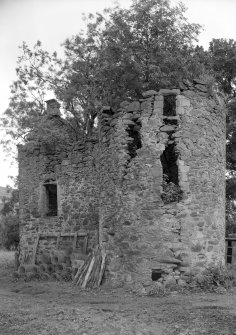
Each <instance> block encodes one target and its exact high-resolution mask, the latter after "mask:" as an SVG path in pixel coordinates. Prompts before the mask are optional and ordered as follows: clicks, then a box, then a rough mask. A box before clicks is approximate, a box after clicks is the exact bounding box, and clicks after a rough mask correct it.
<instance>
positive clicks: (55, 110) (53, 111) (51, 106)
mask: <svg viewBox="0 0 236 335" xmlns="http://www.w3.org/2000/svg"><path fill="white" fill-rule="evenodd" d="M46 104H47V111H46V114H47V115H48V116H61V113H60V104H59V102H57V100H56V99H50V100H47V101H46Z"/></svg>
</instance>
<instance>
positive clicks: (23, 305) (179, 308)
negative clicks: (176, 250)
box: [0, 253, 236, 335]
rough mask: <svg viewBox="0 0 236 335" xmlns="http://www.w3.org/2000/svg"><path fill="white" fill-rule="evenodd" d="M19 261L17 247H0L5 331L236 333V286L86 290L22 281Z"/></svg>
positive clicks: (0, 318) (47, 334)
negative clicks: (215, 290)
mask: <svg viewBox="0 0 236 335" xmlns="http://www.w3.org/2000/svg"><path fill="white" fill-rule="evenodd" d="M3 264H4V266H3ZM13 264H14V254H13V253H11V254H8V255H7V254H6V253H5V255H4V257H3V255H1V253H0V268H1V270H0V296H1V299H0V311H1V312H0V334H1V335H62V334H63V335H95V334H102V335H144V334H145V335H146V334H147V335H164V334H165V335H199V334H207V335H213V334H214V335H215V334H220V335H233V334H236V290H231V291H230V292H228V293H225V294H202V293H201V294H199V293H196V294H186V295H181V294H178V293H173V294H172V295H170V296H168V297H162V298H157V297H146V296H145V297H138V296H135V295H134V294H132V293H130V292H129V291H127V290H123V289H111V288H108V287H104V286H103V287H101V288H100V289H97V290H92V291H86V290H79V289H78V288H77V287H74V286H73V285H71V284H70V283H61V282H54V281H47V282H46V281H45V282H43V281H31V282H24V281H22V280H18V281H17V280H16V279H14V278H12V276H11V273H12V271H13V269H14V266H13Z"/></svg>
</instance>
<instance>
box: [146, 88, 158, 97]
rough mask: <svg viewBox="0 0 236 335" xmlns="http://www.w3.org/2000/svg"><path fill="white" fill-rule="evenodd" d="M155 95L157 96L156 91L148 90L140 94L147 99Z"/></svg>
mask: <svg viewBox="0 0 236 335" xmlns="http://www.w3.org/2000/svg"><path fill="white" fill-rule="evenodd" d="M156 94H158V92H157V91H154V90H149V91H145V92H143V93H142V96H143V97H144V98H148V97H151V96H153V95H156Z"/></svg>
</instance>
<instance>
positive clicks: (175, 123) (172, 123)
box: [163, 118, 178, 126]
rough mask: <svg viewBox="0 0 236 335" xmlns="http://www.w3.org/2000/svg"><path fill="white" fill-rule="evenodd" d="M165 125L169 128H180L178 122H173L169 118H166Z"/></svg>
mask: <svg viewBox="0 0 236 335" xmlns="http://www.w3.org/2000/svg"><path fill="white" fill-rule="evenodd" d="M163 123H164V124H165V125H168V126H178V120H172V119H169V118H164V119H163Z"/></svg>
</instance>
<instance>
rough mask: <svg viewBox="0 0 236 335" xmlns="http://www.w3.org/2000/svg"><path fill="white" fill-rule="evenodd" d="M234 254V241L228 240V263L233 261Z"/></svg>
mask: <svg viewBox="0 0 236 335" xmlns="http://www.w3.org/2000/svg"><path fill="white" fill-rule="evenodd" d="M232 254H233V248H232V242H231V241H228V245H227V257H226V258H227V259H226V262H227V264H231V263H232Z"/></svg>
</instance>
